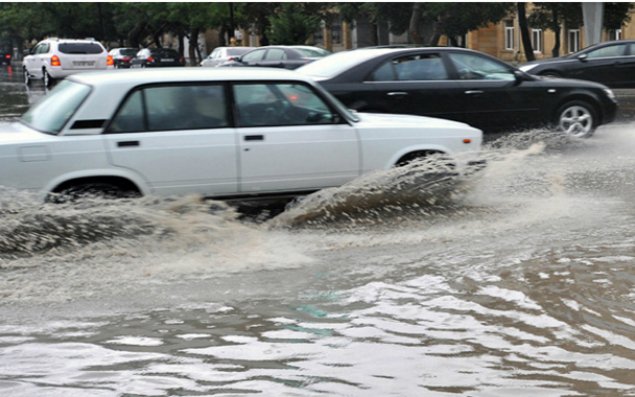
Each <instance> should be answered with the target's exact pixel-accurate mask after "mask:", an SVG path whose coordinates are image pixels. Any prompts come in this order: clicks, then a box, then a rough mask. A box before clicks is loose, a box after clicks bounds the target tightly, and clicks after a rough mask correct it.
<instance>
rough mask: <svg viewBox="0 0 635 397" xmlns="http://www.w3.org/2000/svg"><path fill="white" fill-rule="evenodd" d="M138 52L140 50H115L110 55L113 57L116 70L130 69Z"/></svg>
mask: <svg viewBox="0 0 635 397" xmlns="http://www.w3.org/2000/svg"><path fill="white" fill-rule="evenodd" d="M137 52H139V49H138V48H113V49H112V50H110V51H109V52H108V54H109V55H111V56H112V59H113V62H114V66H115V68H116V69H120V68H129V67H130V63H131V62H132V60H133V59H134V57H135V56H136V55H137Z"/></svg>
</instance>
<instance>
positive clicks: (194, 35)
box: [188, 28, 199, 66]
mask: <svg viewBox="0 0 635 397" xmlns="http://www.w3.org/2000/svg"><path fill="white" fill-rule="evenodd" d="M198 32H199V29H197V28H192V29H191V30H190V48H189V51H188V54H189V56H190V66H196V65H197V62H196V48H197V47H198Z"/></svg>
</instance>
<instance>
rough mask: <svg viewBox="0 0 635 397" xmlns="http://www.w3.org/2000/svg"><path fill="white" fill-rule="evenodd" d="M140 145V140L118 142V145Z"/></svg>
mask: <svg viewBox="0 0 635 397" xmlns="http://www.w3.org/2000/svg"><path fill="white" fill-rule="evenodd" d="M133 146H139V141H120V142H117V147H133Z"/></svg>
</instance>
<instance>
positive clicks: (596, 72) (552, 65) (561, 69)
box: [520, 40, 635, 88]
mask: <svg viewBox="0 0 635 397" xmlns="http://www.w3.org/2000/svg"><path fill="white" fill-rule="evenodd" d="M520 70H522V71H524V72H527V73H531V74H534V75H540V76H550V77H567V78H573V79H582V80H590V81H597V82H598V83H602V84H604V85H607V86H609V87H614V88H634V87H635V40H619V41H607V42H604V43H600V44H596V45H592V46H590V47H587V48H585V49H583V50H581V51H578V52H576V53H573V54H569V55H565V56H562V57H558V58H549V59H542V60H539V61H534V62H528V63H525V64H524V65H521V66H520Z"/></svg>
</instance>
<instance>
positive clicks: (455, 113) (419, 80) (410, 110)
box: [360, 51, 465, 121]
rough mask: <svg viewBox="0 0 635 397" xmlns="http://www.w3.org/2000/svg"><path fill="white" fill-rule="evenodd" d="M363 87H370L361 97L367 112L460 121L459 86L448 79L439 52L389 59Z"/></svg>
mask: <svg viewBox="0 0 635 397" xmlns="http://www.w3.org/2000/svg"><path fill="white" fill-rule="evenodd" d="M364 84H365V85H367V86H371V87H372V91H370V92H369V91H366V92H365V95H364V96H365V97H364V99H363V100H364V101H366V103H365V104H364V107H365V108H366V110H370V111H374V112H377V111H381V112H386V113H401V114H414V115H422V116H432V117H440V118H447V119H452V120H459V121H463V114H464V110H465V98H464V97H463V95H461V85H460V84H459V82H457V81H455V80H452V79H451V78H450V74H449V72H448V69H447V67H446V63H445V61H444V60H443V58H442V56H441V54H440V53H439V52H435V51H428V52H423V51H422V52H417V53H409V54H407V55H403V54H402V55H398V56H393V57H390V58H388V59H386V60H385V61H384V62H382V63H381V64H380V65H379V66H378V67H377V68H376V69H375V70H374V71H373V72H372V73H371V74H370V75H369V76H368V77H367V78H366V80H365V82H364ZM360 100H361V98H360ZM360 110H362V111H363V110H365V109H364V108H361V109H360Z"/></svg>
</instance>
